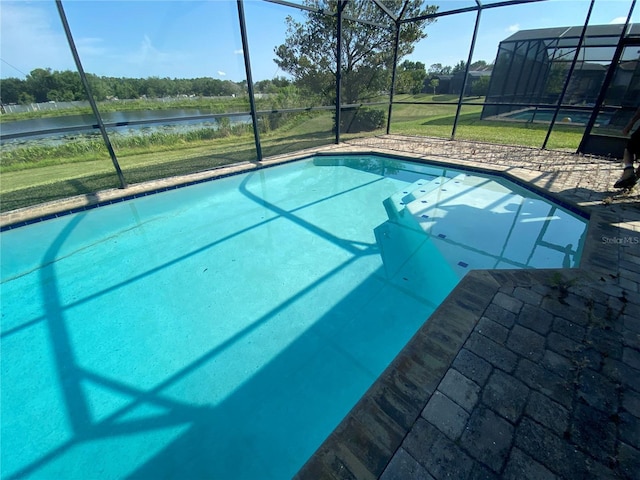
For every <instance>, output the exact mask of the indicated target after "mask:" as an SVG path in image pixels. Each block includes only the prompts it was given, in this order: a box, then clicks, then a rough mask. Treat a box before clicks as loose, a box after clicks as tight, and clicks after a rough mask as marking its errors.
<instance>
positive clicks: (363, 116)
mask: <svg viewBox="0 0 640 480" xmlns="http://www.w3.org/2000/svg"><path fill="white" fill-rule="evenodd" d="M385 124H386V114H385V112H383V111H382V110H379V109H374V108H367V107H360V108H358V109H355V110H346V111H343V112H342V114H341V115H340V132H342V133H356V132H370V131H373V130H377V129H379V128H383V127H384V126H385Z"/></svg>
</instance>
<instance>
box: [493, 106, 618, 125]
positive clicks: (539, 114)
mask: <svg viewBox="0 0 640 480" xmlns="http://www.w3.org/2000/svg"><path fill="white" fill-rule="evenodd" d="M554 112H555V110H553V109H550V108H530V109H527V110H521V111H518V112H513V113H508V114H504V115H500V118H509V119H512V120H525V121H527V122H534V121H535V122H550V121H551V119H552V118H553V114H554ZM590 118H591V112H587V111H580V110H570V109H569V110H566V109H561V110H558V116H557V117H556V122H558V123H574V124H582V125H586V124H587V122H588V121H589V119H590ZM612 118H613V112H600V113H599V114H598V116H597V118H596V123H597V124H598V125H601V126H604V125H609V123H610V122H611V119H612Z"/></svg>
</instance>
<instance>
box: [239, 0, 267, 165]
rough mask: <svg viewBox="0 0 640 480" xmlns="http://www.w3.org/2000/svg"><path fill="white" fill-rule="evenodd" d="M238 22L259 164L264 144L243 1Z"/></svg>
mask: <svg viewBox="0 0 640 480" xmlns="http://www.w3.org/2000/svg"><path fill="white" fill-rule="evenodd" d="M238 20H239V21H240V36H241V37H242V54H243V56H244V69H245V72H246V75H247V89H248V93H249V106H250V107H251V123H253V138H254V141H255V144H256V154H257V156H258V162H261V161H262V143H261V142H260V129H259V128H258V115H257V113H256V112H257V111H256V97H255V94H254V93H253V77H252V75H251V60H250V59H249V41H248V40H247V25H246V23H245V18H244V4H243V0H238Z"/></svg>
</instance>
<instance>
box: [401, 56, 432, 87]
mask: <svg viewBox="0 0 640 480" xmlns="http://www.w3.org/2000/svg"><path fill="white" fill-rule="evenodd" d="M426 77H427V71H426V70H425V67H424V63H420V62H411V61H409V60H405V61H404V62H402V63H401V64H400V65H399V66H398V72H397V80H396V90H397V91H398V93H412V94H416V93H420V92H421V91H422V87H423V85H424V79H425V78H426Z"/></svg>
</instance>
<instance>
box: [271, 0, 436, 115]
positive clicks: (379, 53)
mask: <svg viewBox="0 0 640 480" xmlns="http://www.w3.org/2000/svg"><path fill="white" fill-rule="evenodd" d="M422 3H423V2H422V1H421V0H386V1H385V2H384V5H385V7H386V8H387V9H388V10H390V11H392V12H393V13H394V14H396V15H398V14H400V13H402V18H410V17H417V16H420V15H425V14H428V13H434V12H435V11H436V10H437V7H433V6H427V7H424V8H422ZM304 4H305V6H306V7H310V8H311V9H313V10H309V11H305V13H304V14H303V15H304V16H305V17H306V20H305V21H304V22H298V21H296V20H294V19H293V18H292V17H291V16H289V17H287V18H286V20H285V22H286V25H287V36H286V38H285V43H283V44H282V45H280V46H278V47H276V49H275V54H276V57H277V58H276V59H275V60H274V61H275V63H276V64H277V65H278V66H279V67H280V68H281V69H282V71H284V72H287V73H289V74H290V75H291V76H292V77H293V79H294V81H295V82H296V84H297V85H298V86H299V87H300V88H303V89H304V90H306V91H307V92H308V93H309V94H313V93H315V94H320V95H322V96H323V97H324V99H325V100H327V101H330V102H334V101H335V82H336V78H337V69H336V68H337V12H338V8H339V6H340V5H344V10H343V12H344V13H343V14H344V16H345V17H348V18H357V19H361V20H365V21H366V22H367V23H363V22H357V21H354V20H347V19H345V20H343V25H342V42H343V43H342V58H341V64H342V72H341V73H342V102H343V103H345V104H350V103H356V102H357V101H359V100H363V99H366V98H368V97H372V96H374V95H376V94H378V93H379V92H380V91H381V90H383V89H388V88H389V80H390V70H391V66H392V62H393V46H394V38H395V24H394V22H393V20H392V19H391V17H389V15H387V13H385V12H384V11H383V10H382V9H380V8H379V7H378V6H377V5H376V3H375V2H372V1H370V0H350V1H347V2H346V3H344V4H343V3H342V2H339V1H338V0H304ZM429 22H431V20H421V21H416V22H410V23H405V24H403V25H402V28H400V42H399V48H398V59H401V58H403V57H404V56H406V55H408V54H410V53H411V52H412V51H413V49H414V46H415V44H416V42H418V41H419V40H421V39H422V38H425V37H426V33H425V32H424V26H425V25H426V24H427V23H429ZM374 24H378V25H383V26H382V27H380V26H377V25H374Z"/></svg>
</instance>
